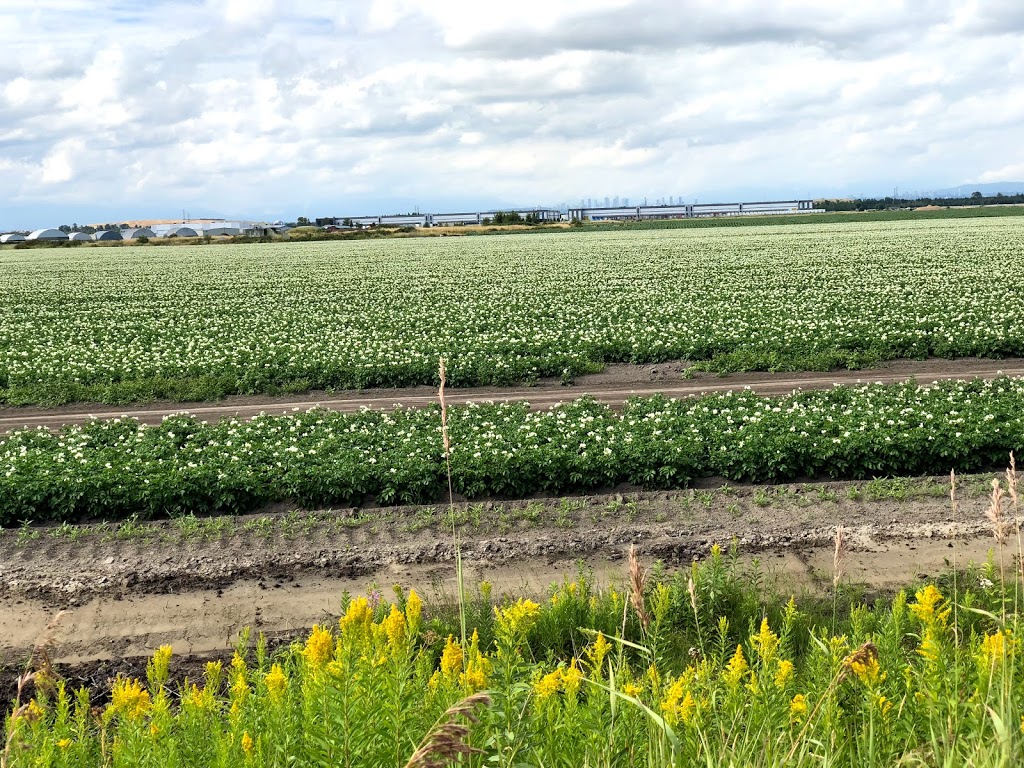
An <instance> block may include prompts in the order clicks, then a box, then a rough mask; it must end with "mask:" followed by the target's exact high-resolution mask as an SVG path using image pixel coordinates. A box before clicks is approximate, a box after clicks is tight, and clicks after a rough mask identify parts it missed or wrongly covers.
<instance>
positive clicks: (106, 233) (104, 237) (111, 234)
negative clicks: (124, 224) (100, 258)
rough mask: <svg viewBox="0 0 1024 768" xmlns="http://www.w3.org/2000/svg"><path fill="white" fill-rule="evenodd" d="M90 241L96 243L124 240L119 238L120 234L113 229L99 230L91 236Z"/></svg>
mask: <svg viewBox="0 0 1024 768" xmlns="http://www.w3.org/2000/svg"><path fill="white" fill-rule="evenodd" d="M92 239H93V240H97V241H113V240H124V238H123V237H121V233H120V232H118V231H116V230H113V229H101V230H100V231H99V232H97V233H96V234H95V235H93V236H92Z"/></svg>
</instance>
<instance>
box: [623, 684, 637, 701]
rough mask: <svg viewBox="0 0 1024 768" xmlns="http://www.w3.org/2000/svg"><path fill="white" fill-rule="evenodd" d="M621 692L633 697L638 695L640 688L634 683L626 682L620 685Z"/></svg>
mask: <svg viewBox="0 0 1024 768" xmlns="http://www.w3.org/2000/svg"><path fill="white" fill-rule="evenodd" d="M622 692H623V693H624V694H626V695H627V696H632V697H633V698H634V699H635V698H637V697H639V696H640V693H641V689H640V687H639V686H638V685H636V684H635V683H626V684H625V685H624V686H622Z"/></svg>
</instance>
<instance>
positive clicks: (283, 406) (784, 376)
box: [0, 358, 1024, 434]
mask: <svg viewBox="0 0 1024 768" xmlns="http://www.w3.org/2000/svg"><path fill="white" fill-rule="evenodd" d="M684 368H685V365H683V364H681V363H665V364H659V365H642V366H638V365H626V364H623V365H610V366H608V367H607V368H606V369H605V370H604V371H602V372H601V373H598V374H592V375H587V376H580V377H579V378H577V379H576V381H575V383H574V384H573V385H572V386H561V385H560V384H558V383H557V382H553V381H550V380H548V381H542V382H541V383H539V384H538V385H537V386H533V387H517V388H507V389H502V388H494V387H489V388H483V387H473V388H464V389H456V388H449V389H448V390H447V400H448V402H449V404H452V405H460V404H464V403H467V402H487V401H495V402H519V401H528V402H529V403H530V405H531V407H533V408H546V407H548V406H551V405H554V404H556V403H560V402H565V401H568V400H573V399H575V398H578V397H582V396H584V395H590V396H591V397H594V398H595V399H597V400H599V401H600V402H603V403H606V404H608V405H610V406H612V407H621V406H622V404H623V403H624V402H625V401H626V400H628V399H629V398H631V397H640V396H649V395H654V394H663V395H666V396H668V397H686V396H689V395H699V394H702V393H713V392H723V391H727V390H735V389H743V388H747V387H749V388H750V389H752V390H753V391H755V392H758V393H760V394H765V395H781V394H787V393H789V392H791V391H792V390H794V389H828V388H830V387H832V386H834V385H836V384H847V385H854V384H861V383H869V382H881V383H886V384H889V383H894V382H899V381H908V380H910V379H917V380H918V381H921V382H931V381H942V380H950V379H973V378H981V379H993V378H995V377H997V376H1003V375H1005V376H1024V359H1021V358H1012V359H1010V358H1008V359H1004V360H990V359H979V358H967V359H961V360H922V361H916V360H898V361H894V362H892V363H889V364H887V365H885V366H882V367H878V368H871V369H863V370H857V371H832V372H828V373H820V372H810V373H763V372H754V373H740V374H730V375H727V376H717V375H714V374H706V373H702V374H697V375H696V376H694V377H693V378H689V379H687V378H683V376H682V371H683V370H684ZM436 402H437V391H436V390H435V389H433V388H431V387H426V386H421V387H410V388H405V389H373V390H361V391H349V392H343V393H338V392H335V393H327V392H311V393H309V394H306V395H300V396H295V397H286V398H281V397H258V396H257V397H230V398H227V399H225V400H222V401H219V402H207V403H171V402H160V403H147V404H142V405H129V406H121V407H112V406H108V405H103V404H96V403H85V404H74V405H70V406H62V407H58V408H49V409H48V408H36V407H9V408H3V407H0V434H2V433H4V432H9V431H11V430H15V429H21V428H26V427H27V428H35V427H46V428H48V429H60V428H61V427H63V426H66V425H70V424H82V423H84V422H87V421H89V420H90V419H93V418H100V419H110V418H117V417H122V416H127V417H131V418H135V419H138V420H139V421H140V422H143V423H148V424H159V423H160V422H161V421H162V420H163V419H164V417H166V416H168V415H170V414H176V413H189V414H192V415H193V416H196V417H198V418H200V419H203V420H206V421H216V420H218V419H221V418H224V417H237V418H251V417H253V416H257V415H259V414H261V413H271V414H273V413H288V412H291V411H295V410H303V411H304V410H308V409H310V408H316V407H319V408H326V409H329V410H333V411H341V412H353V411H358V410H360V409H362V408H371V409H391V408H396V407H412V408H419V407H424V406H429V405H432V404H434V403H436Z"/></svg>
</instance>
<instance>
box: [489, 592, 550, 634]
mask: <svg viewBox="0 0 1024 768" xmlns="http://www.w3.org/2000/svg"><path fill="white" fill-rule="evenodd" d="M494 613H495V616H496V617H497V627H496V629H497V633H498V635H499V636H501V637H504V638H506V639H507V640H510V641H521V640H523V639H525V638H526V635H528V634H529V632H530V630H531V629H533V625H534V624H536V623H537V619H539V618H540V606H539V605H537V604H536V603H535V602H533V601H532V600H524V599H522V598H520V599H519V600H517V601H516V602H514V603H513V604H512V605H510V606H508V607H507V608H495V609H494Z"/></svg>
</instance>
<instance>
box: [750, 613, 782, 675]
mask: <svg viewBox="0 0 1024 768" xmlns="http://www.w3.org/2000/svg"><path fill="white" fill-rule="evenodd" d="M750 644H751V645H753V646H754V650H755V651H757V655H758V657H759V658H760V659H761V663H762V664H767V663H768V662H770V661H771V660H772V659H773V658H774V657H775V651H776V650H778V647H779V636H778V635H776V634H775V633H774V632H772V630H771V627H769V626H768V619H766V618H764V619H761V629H760V631H759V632H758V633H757V634H756V635H751V637H750Z"/></svg>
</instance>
